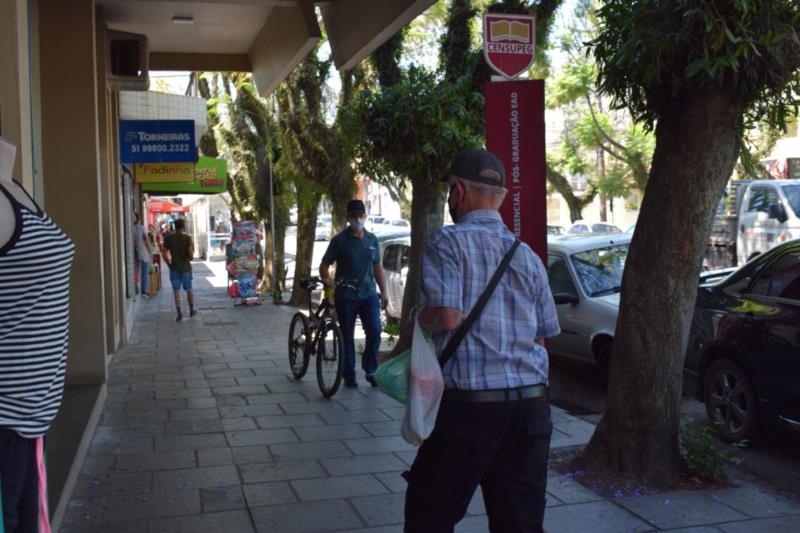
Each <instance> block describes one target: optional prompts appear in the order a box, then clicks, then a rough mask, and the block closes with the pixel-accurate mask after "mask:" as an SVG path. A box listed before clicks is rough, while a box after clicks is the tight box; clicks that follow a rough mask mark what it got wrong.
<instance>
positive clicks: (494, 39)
mask: <svg viewBox="0 0 800 533" xmlns="http://www.w3.org/2000/svg"><path fill="white" fill-rule="evenodd" d="M535 38H536V24H535V22H534V18H533V17H529V16H525V15H499V14H491V13H487V14H485V15H484V16H483V55H484V56H485V57H486V62H487V63H489V66H491V67H492V68H493V69H494V70H496V71H497V72H498V73H500V74H502V75H503V76H505V77H506V78H508V79H512V78H516V77H517V76H519V75H520V74H522V73H523V72H525V71H526V70H528V68H530V66H531V65H532V64H533V51H534V50H533V48H534V47H533V43H534V39H535Z"/></svg>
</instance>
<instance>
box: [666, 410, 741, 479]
mask: <svg viewBox="0 0 800 533" xmlns="http://www.w3.org/2000/svg"><path fill="white" fill-rule="evenodd" d="M715 433H716V430H715V429H714V428H713V427H711V426H703V427H698V426H697V425H696V424H695V423H694V420H693V419H692V418H691V417H689V416H683V417H681V452H682V453H683V457H684V459H685V460H686V466H687V467H688V469H689V472H690V473H692V474H693V475H695V476H697V477H700V478H703V479H708V480H711V481H717V482H721V481H725V480H726V479H727V478H728V465H730V464H731V463H734V464H738V463H739V462H741V456H740V455H739V453H738V450H740V449H742V448H744V447H745V446H747V441H739V442H735V443H733V444H732V446H733V449H732V450H722V449H720V448H719V444H715V439H714V434H715Z"/></svg>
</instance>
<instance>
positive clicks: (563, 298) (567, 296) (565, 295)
mask: <svg viewBox="0 0 800 533" xmlns="http://www.w3.org/2000/svg"><path fill="white" fill-rule="evenodd" d="M553 300H554V301H555V302H556V305H563V304H572V305H575V304H577V303H578V302H579V301H580V300H579V299H578V295H577V294H573V293H571V292H559V293H556V294H554V295H553Z"/></svg>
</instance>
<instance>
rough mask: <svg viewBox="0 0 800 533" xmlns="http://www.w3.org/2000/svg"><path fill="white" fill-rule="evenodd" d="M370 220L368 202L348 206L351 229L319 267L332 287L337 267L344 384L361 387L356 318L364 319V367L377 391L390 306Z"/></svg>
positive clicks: (334, 240) (330, 248) (332, 246)
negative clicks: (331, 271)
mask: <svg viewBox="0 0 800 533" xmlns="http://www.w3.org/2000/svg"><path fill="white" fill-rule="evenodd" d="M366 218H367V212H366V209H365V208H364V202H362V201H361V200H351V201H349V202H347V228H346V229H345V230H344V231H342V232H341V233H339V234H338V235H336V236H335V237H334V238H332V239H331V242H330V244H329V245H328V249H327V250H326V251H325V255H324V256H323V257H322V264H320V266H319V277H320V278H322V280H323V281H325V283H326V284H327V285H328V286H331V287H332V286H333V285H334V281H333V280H331V278H330V274H329V272H328V270H329V269H330V266H331V265H332V264H333V263H336V281H335V285H336V292H335V293H334V296H333V301H334V303H335V305H336V318H337V319H338V320H339V325H340V326H341V328H342V336H343V337H344V372H343V375H344V384H345V386H346V387H351V388H352V387H357V386H358V382H357V381H356V347H355V339H354V337H355V329H356V318H357V317H359V318H361V324H362V325H363V326H364V331H365V333H366V335H367V338H366V342H365V348H364V355H363V357H362V360H361V367H362V368H363V369H364V373H365V374H366V379H367V381H368V382H369V383H370V385H372V386H373V387H376V386H377V382H376V381H375V370H376V369H377V368H378V361H377V357H378V350H380V347H381V308H383V309H386V305H387V304H388V303H389V300H388V299H387V296H386V294H387V293H386V284H385V282H384V277H383V265H381V259H380V246H378V239H377V238H376V237H375V235H373V234H372V233H370V232H368V231H367V230H365V229H364V222H365V221H366ZM375 282H377V283H378V286H379V287H380V290H381V296H380V298H379V297H378V294H377V293H376V292H375Z"/></svg>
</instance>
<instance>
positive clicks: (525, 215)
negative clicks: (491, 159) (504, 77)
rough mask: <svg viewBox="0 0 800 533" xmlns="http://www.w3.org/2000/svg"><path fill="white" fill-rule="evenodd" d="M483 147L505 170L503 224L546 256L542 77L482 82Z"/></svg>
mask: <svg viewBox="0 0 800 533" xmlns="http://www.w3.org/2000/svg"><path fill="white" fill-rule="evenodd" d="M485 94H486V148H487V149H488V150H489V151H490V152H492V153H494V154H495V155H497V156H498V157H499V158H500V160H501V161H503V165H504V166H505V169H506V188H507V189H508V195H507V196H506V199H505V201H504V202H503V205H502V206H501V207H500V214H501V215H502V216H503V220H504V221H505V223H506V225H507V226H508V227H509V229H511V230H512V231H513V232H514V233H515V234H516V235H517V236H518V237H519V238H520V239H521V240H522V241H524V242H526V243H527V244H528V245H529V246H530V247H531V248H533V251H534V252H536V253H537V254H539V257H540V258H542V260H543V261H544V260H546V258H547V256H546V254H547V229H546V226H547V187H546V181H545V172H546V170H545V153H544V81H542V80H520V81H500V82H491V83H487V84H486V87H485Z"/></svg>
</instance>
